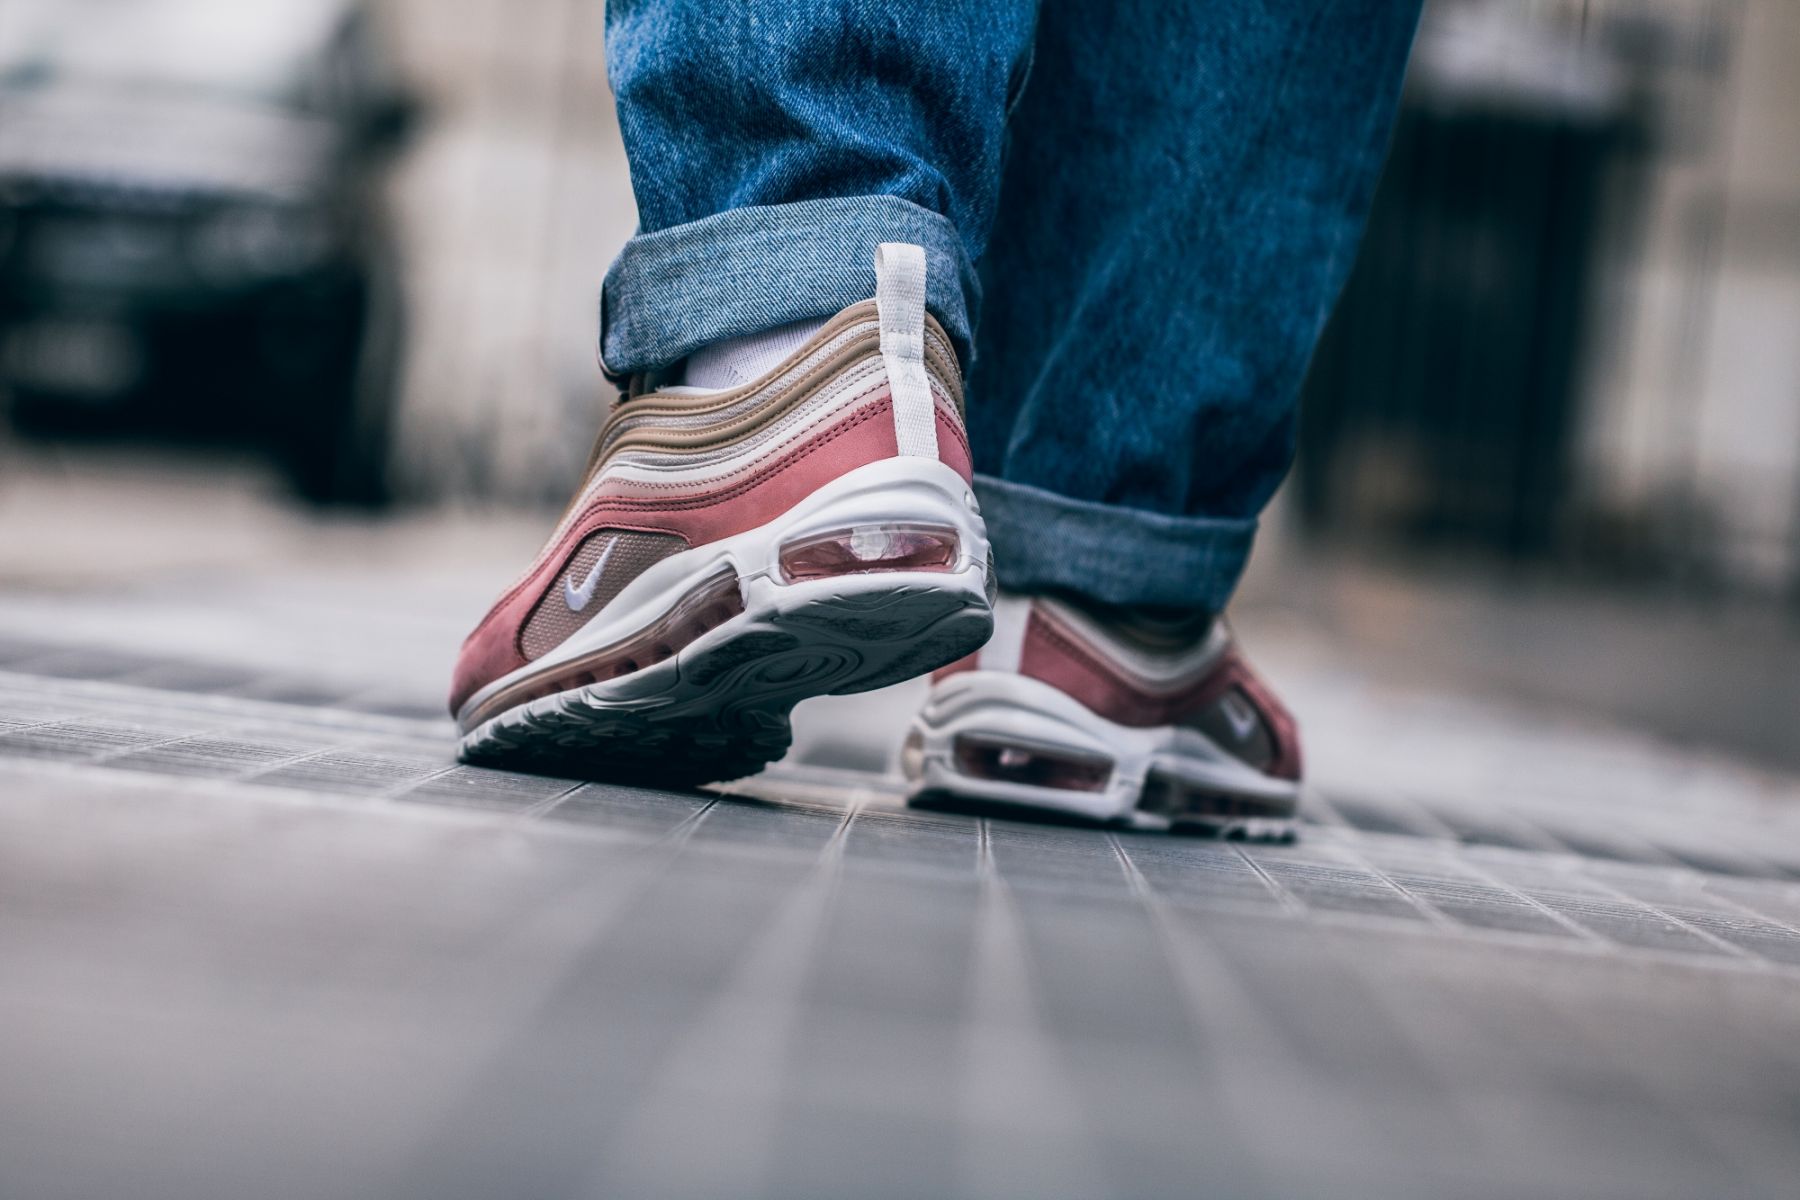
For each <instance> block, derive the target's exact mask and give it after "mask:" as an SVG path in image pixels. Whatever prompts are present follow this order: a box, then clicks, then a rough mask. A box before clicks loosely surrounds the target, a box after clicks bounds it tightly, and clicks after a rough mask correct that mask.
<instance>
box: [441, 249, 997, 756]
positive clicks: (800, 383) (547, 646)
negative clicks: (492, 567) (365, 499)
mask: <svg viewBox="0 0 1800 1200" xmlns="http://www.w3.org/2000/svg"><path fill="white" fill-rule="evenodd" d="M924 273H925V259H924V252H923V251H922V250H921V249H920V248H919V247H917V246H912V245H906V244H887V245H883V246H882V247H881V248H880V250H879V252H878V253H877V256H876V278H877V286H876V296H875V298H874V299H873V300H866V301H863V302H861V303H858V304H854V305H851V306H850V307H849V308H846V309H844V310H843V311H842V312H840V313H838V314H837V316H835V317H833V318H832V319H831V320H829V321H828V322H826V323H825V324H824V325H823V327H822V328H820V329H819V330H818V331H817V332H816V333H815V334H814V335H813V336H812V337H811V338H810V339H808V340H807V341H806V342H805V343H804V344H803V345H801V346H800V347H799V348H798V349H797V350H795V351H794V352H793V353H792V354H791V355H789V356H788V357H787V358H786V360H785V361H783V362H782V363H780V364H779V365H777V366H775V367H774V368H772V369H771V370H769V371H768V372H766V373H765V374H764V375H762V376H761V377H759V378H757V379H755V380H752V381H751V382H749V383H748V384H745V385H744V386H741V387H736V388H730V389H726V390H704V389H699V388H692V387H666V388H661V389H657V390H650V391H646V392H644V393H643V394H634V395H631V396H630V397H628V398H627V399H625V400H623V401H621V402H620V404H619V405H618V406H617V408H616V409H615V410H614V412H613V414H612V415H611V417H610V418H609V419H608V420H607V422H606V424H605V427H604V428H603V429H602V431H601V434H600V437H599V440H598V442H597V443H596V445H595V449H594V455H593V459H592V465H591V466H590V468H589V471H588V474H587V478H586V480H585V482H584V483H583V484H582V486H581V488H580V490H579V491H578V493H577V494H576V496H575V498H574V500H573V501H572V502H571V503H570V505H569V508H568V510H567V512H566V513H565V514H564V516H563V519H562V521H561V522H560V524H559V525H558V526H557V528H556V531H555V532H554V533H553V534H552V536H551V538H550V541H549V543H548V544H547V545H546V546H545V548H544V549H543V550H542V551H541V552H540V553H539V555H538V557H537V560H536V561H535V562H534V563H533V564H532V565H531V567H530V568H529V569H528V570H527V572H526V574H525V576H524V577H523V578H522V579H520V580H519V582H518V583H516V584H515V585H514V586H513V587H512V588H511V589H509V590H508V591H507V592H506V593H505V594H504V595H503V596H502V597H501V598H500V600H499V602H498V603H496V604H495V606H494V607H493V609H492V610H491V611H490V612H489V613H488V614H487V616H486V617H485V618H484V619H483V620H482V622H481V624H480V625H478V626H477V627H476V629H475V631H474V633H472V634H471V635H470V636H469V638H468V640H467V641H466V642H465V643H464V645H463V649H462V655H461V658H460V660H459V661H458V664H457V669H456V676H455V680H454V682H453V685H452V692H451V697H450V708H451V712H452V713H453V714H454V715H455V717H456V720H457V724H458V726H459V729H460V731H461V734H462V742H461V751H462V755H463V757H464V758H465V759H466V760H469V761H478V762H484V763H494V764H498V765H507V766H513V767H518V768H522V769H530V770H542V771H546V772H552V773H557V774H566V775H571V776H576V777H582V778H600V779H618V780H637V781H644V782H658V783H665V784H673V785H686V784H698V783H706V782H715V781H722V780H727V779H732V778H736V777H739V776H742V775H747V774H750V773H752V772H754V771H756V770H759V769H760V768H761V767H762V766H763V764H765V763H767V762H769V761H771V760H773V759H775V758H778V757H780V756H781V754H782V753H783V751H785V749H786V748H787V745H788V742H789V739H790V729H789V719H788V718H789V713H790V712H791V710H792V709H793V706H794V705H795V704H797V703H798V702H800V701H801V700H804V699H806V698H808V697H810V696H817V695H823V694H826V693H847V692H859V691H866V690H869V689H872V688H877V687H881V686H883V685H884V684H888V683H894V682H897V681H899V680H902V679H907V678H910V677H912V676H915V675H920V674H923V673H925V672H927V671H930V670H932V669H933V668H936V667H939V666H942V665H943V664H945V663H948V662H952V661H954V660H956V659H958V658H961V657H963V656H965V655H967V654H969V653H970V652H971V651H973V650H974V649H975V648H976V647H978V646H980V645H981V643H982V642H983V641H985V640H986V639H987V636H988V634H989V632H990V631H991V629H992V624H993V622H992V615H991V610H990V605H991V601H992V590H991V588H992V585H991V583H990V579H991V574H992V569H991V563H990V561H989V553H988V542H987V534H986V530H985V528H984V527H983V525H982V521H981V517H980V515H979V512H978V510H977V507H976V504H975V498H974V496H973V494H972V493H971V491H970V489H969V480H970V464H969V451H968V441H967V438H966V436H965V434H964V432H963V419H962V407H961V406H962V383H961V376H960V373H959V370H958V366H957V361H956V356H955V352H954V350H953V349H952V347H951V344H950V341H949V339H948V338H947V337H946V336H945V334H944V332H943V330H942V329H941V328H940V327H939V326H938V324H937V322H936V321H935V320H934V319H932V318H931V317H930V316H929V315H927V314H926V312H925V308H924V296H925V279H924Z"/></svg>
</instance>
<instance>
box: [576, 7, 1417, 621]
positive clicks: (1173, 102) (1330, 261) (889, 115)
mask: <svg viewBox="0 0 1800 1200" xmlns="http://www.w3.org/2000/svg"><path fill="white" fill-rule="evenodd" d="M1418 8H1419V4H1418V0H1284V2H1280V3H1270V2H1269V0H1107V2H1106V3H1082V2H1079V0H613V2H612V3H610V4H609V5H608V10H607V65H608V71H609V74H610V77H611V81H612V85H613V90H614V92H615V94H616V96H617V98H618V106H619V118H620V125H621V127H622V129H623V131H624V137H625V148H626V152H627V155H628V157H629V159H630V163H631V172H632V185H633V188H634V190H635V193H636V196H637V202H638V209H639V232H638V234H637V236H635V237H634V238H632V240H631V241H630V242H629V243H628V244H627V245H626V247H625V249H624V251H623V252H622V253H621V254H620V256H619V258H618V260H617V261H616V262H615V263H614V264H613V266H612V269H611V270H610V271H609V272H608V274H607V278H606V282H605V285H604V289H603V296H602V305H601V324H602V331H601V337H602V345H601V351H602V358H603V361H604V362H605V364H606V366H607V367H608V369H609V370H610V371H611V372H614V373H617V374H627V373H631V372H635V371H641V370H647V369H650V368H654V367H661V366H666V365H668V364H670V363H672V362H675V361H678V360H679V359H681V358H683V357H685V356H686V355H688V354H690V353H692V352H693V351H694V350H695V349H697V348H699V347H700V346H703V345H706V344H707V343H709V342H713V341H718V340H720V339H723V338H728V337H735V336H739V335H742V334H745V333H752V332H756V331H758V330H761V329H766V328H771V327H773V326H776V325H781V324H785V323H787V322H789V321H795V320H801V319H805V318H808V317H824V316H828V315H830V314H831V313H834V312H836V311H838V310H839V309H841V308H843V307H844V306H846V305H848V304H852V303H854V302H856V301H857V300H861V299H864V298H866V297H868V296H869V295H871V294H872V293H873V290H874V275H873V269H872V266H871V262H872V257H873V253H874V248H875V246H876V244H878V243H880V242H883V241H911V242H917V243H919V244H921V245H923V246H924V247H925V248H926V252H927V256H928V270H929V279H930V296H929V297H928V305H929V307H930V309H931V311H932V312H933V314H934V315H936V316H937V317H938V319H939V320H940V321H942V322H943V323H944V325H945V327H946V329H947V330H949V332H950V333H951V336H952V338H953V339H954V340H955V341H956V342H957V344H958V349H959V351H960V352H961V353H962V354H963V356H964V362H965V365H966V366H968V367H969V404H968V414H969V432H970V437H971V440H972V442H973V449H974V455H975V464H976V468H977V470H978V472H979V473H980V474H979V475H978V478H977V483H976V491H977V494H978V495H979V496H980V497H981V501H982V505H983V511H984V513H985V514H986V516H987V520H988V525H989V532H990V534H991V535H992V538H993V542H994V546H995V555H996V562H997V566H998V570H999V575H1000V580H1001V583H1002V585H1003V586H1005V587H1008V588H1011V589H1013V590H1016V591H1027V592H1034V591H1044V590H1058V591H1067V592H1073V593H1075V594H1077V595H1081V596H1085V597H1087V598H1089V599H1092V600H1097V601H1101V602H1105V603H1110V604H1145V605H1159V606H1172V607H1186V608H1200V609H1205V610H1207V611H1212V612H1216V611H1219V610H1221V609H1222V608H1223V607H1224V606H1225V603H1226V601H1227V600H1228V599H1229V598H1230V595H1231V592H1232V589H1233V588H1234V587H1235V586H1236V584H1237V581H1238V578H1239V577H1240V575H1241V574H1242V571H1243V568H1244V564H1245V562H1246V561H1247V559H1248V556H1249V552H1250V546H1251V542H1252V539H1253V536H1254V531H1255V526H1256V517H1257V514H1258V513H1259V512H1260V511H1261V510H1262V508H1263V506H1264V505H1265V504H1266V503H1267V502H1268V500H1269V497H1270V496H1271V495H1272V494H1273V492H1274V490H1275V487H1276V486H1277V485H1278V484H1279V483H1280V481H1281V478H1282V476H1283V475H1284V474H1285V473H1286V470H1287V467H1288V464H1289V462H1290V460H1291V458H1292V454H1293V447H1294V433H1295V416H1296V412H1295V409H1296V400H1297V395H1298V391H1299V386H1300V382H1301V378H1302V376H1303V374H1304V372H1305V368H1306V364H1307V360H1308V358H1309V357H1310V355H1311V353H1312V348H1313V345H1314V343H1315V341H1316V340H1317V338H1318V335H1319V332H1320V330H1321V328H1322V326H1323V324H1324V321H1325V318H1326V316H1327V315H1328V313H1329V311H1330V308H1331V305H1332V303H1333V302H1334V301H1335V299H1336V297H1337V294H1338V291H1339V289H1340V288H1341V286H1342V284H1343V281H1344V278H1345V277H1346V275H1347V274H1348V272H1349V268H1350V265H1351V260H1352V258H1353V257H1354V254H1355V248H1356V242H1357V238H1358V235H1359V234H1360V231H1361V228H1362V224H1363V219H1364V216H1365V214H1366V212H1367V208H1368V203H1369V199H1370V196H1371V194H1372V192H1373V189H1374V183H1375V179H1376V176H1377V174H1378V172H1379V169H1380V166H1381V160H1382V156H1383V153H1384V151H1385V148H1386V143H1387V135H1388V130H1389V126H1390V125H1391V122H1392V119H1393V114H1394V109H1395V105H1396V102H1397V98H1398V93H1399V85H1400V79H1401V76H1402V73H1403V71H1404V68H1405V62H1406V56H1407V51H1408V48H1409V47H1410V44H1411V40H1412V34H1413V30H1414V27H1415V25H1416V23H1417V19H1418Z"/></svg>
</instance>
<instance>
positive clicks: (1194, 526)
mask: <svg viewBox="0 0 1800 1200" xmlns="http://www.w3.org/2000/svg"><path fill="white" fill-rule="evenodd" d="M975 495H976V498H977V499H978V500H980V502H981V515H982V516H983V517H984V518H985V519H986V520H987V528H988V538H989V540H990V541H991V542H992V543H993V546H994V567H995V573H996V574H997V575H998V576H999V580H1000V586H1001V587H1003V588H1005V589H1006V590H1008V591H1012V592H1026V593H1031V592H1044V591H1065V592H1074V593H1075V594H1076V595H1078V596H1082V597H1085V598H1086V599H1089V600H1094V601H1098V602H1099V603H1101V604H1121V605H1145V606H1151V605H1154V606H1157V607H1166V608H1188V609H1199V610H1203V611H1205V612H1209V613H1218V612H1223V611H1224V609H1225V605H1226V603H1227V602H1228V601H1229V600H1230V599H1231V593H1232V591H1233V590H1235V589H1236V587H1237V583H1238V578H1239V577H1240V576H1241V575H1243V573H1244V564H1245V563H1247V562H1249V560H1250V543H1251V542H1252V540H1254V538H1255V536H1256V522H1255V521H1253V520H1230V519H1224V518H1217V517H1171V516H1166V515H1164V514H1163V513H1153V512H1146V511H1143V510H1141V509H1135V508H1116V507H1114V506H1112V505H1108V504H1095V503H1092V502H1091V501H1087V500H1071V499H1069V498H1068V497H1066V496H1058V495H1056V494H1055V493H1054V492H1046V491H1044V490H1043V489H1042V488H1035V487H1031V486H1029V485H1027V484H1023V483H1011V482H1008V481H1007V480H1004V479H994V478H992V477H990V476H987V475H977V476H976V477H975Z"/></svg>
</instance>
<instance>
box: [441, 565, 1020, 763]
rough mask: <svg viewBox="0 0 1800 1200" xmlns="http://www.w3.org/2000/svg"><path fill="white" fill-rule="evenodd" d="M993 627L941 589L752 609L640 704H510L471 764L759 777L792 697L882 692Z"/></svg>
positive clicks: (982, 638) (473, 750) (682, 659)
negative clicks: (782, 608)
mask: <svg viewBox="0 0 1800 1200" xmlns="http://www.w3.org/2000/svg"><path fill="white" fill-rule="evenodd" d="M992 631H993V615H992V611H991V609H990V608H989V606H988V603H987V601H986V600H985V599H984V598H983V597H982V596H980V595H979V594H977V595H970V594H967V593H965V592H962V591H958V590H952V589H946V588H941V587H935V586H930V585H912V586H898V587H895V588H892V589H884V590H880V591H876V592H863V593H850V594H834V593H830V592H827V593H825V594H823V595H821V596H819V597H817V598H816V599H814V600H812V601H810V602H809V603H807V604H805V605H804V606H801V607H797V608H792V609H789V610H787V611H767V612H764V613H761V614H752V613H744V614H742V615H740V616H738V617H734V618H733V619H732V620H731V621H729V622H727V623H726V624H725V625H723V626H721V627H720V629H719V630H718V631H717V633H718V635H719V636H714V637H709V638H707V639H706V640H705V641H704V642H702V643H698V644H696V645H695V646H693V647H690V648H688V649H684V650H682V651H681V652H680V653H679V654H678V655H677V656H676V657H675V658H674V659H672V660H670V661H669V662H666V663H661V664H657V665H655V666H651V667H646V668H645V671H654V672H658V673H661V674H666V675H668V677H669V678H668V683H667V686H666V687H662V688H659V689H655V690H653V691H652V692H651V693H650V694H648V695H644V694H643V693H642V691H641V689H639V694H638V695H637V696H636V697H634V698H633V699H630V700H617V699H610V698H608V697H607V696H606V695H605V694H604V692H605V688H606V685H600V686H598V687H582V688H574V689H571V690H569V691H566V692H561V693H558V694H557V695H554V696H549V697H546V698H544V699H542V700H537V701H533V702H531V703H527V704H522V705H520V706H518V707H517V708H514V709H512V710H510V711H508V712H504V713H501V714H500V715H498V716H496V717H495V718H493V719H492V720H490V721H488V722H486V723H485V724H483V725H482V726H481V727H479V728H478V729H476V730H475V731H473V732H472V733H471V734H470V735H469V737H467V738H465V739H464V742H463V748H462V759H463V761H465V762H469V763H477V764H480V765H483V766H493V767H503V768H507V769H510V770H518V771H529V772H532V773H536V774H547V775H557V776H561V777H564V778H569V779H588V780H598V781H604V782H615V783H631V784H639V785H651V786H660V787H679V788H689V787H694V786H698V785H700V784H706V783H724V782H727V781H729V780H733V779H741V778H743V777H744V776H746V775H752V774H755V773H756V772H757V771H760V770H762V768H763V767H765V766H767V765H768V764H769V763H771V762H774V761H775V760H776V759H779V758H780V757H781V756H782V755H783V754H785V753H787V749H788V747H789V745H790V744H791V743H792V741H793V729H792V725H791V723H790V716H791V714H792V712H793V709H794V706H795V705H796V704H799V703H800V702H801V701H802V700H806V699H809V698H811V697H813V696H822V695H846V694H849V693H852V692H864V691H871V690H873V689H875V688H878V687H885V686H887V685H888V684H890V683H898V682H900V681H902V680H905V679H911V678H913V677H914V676H917V675H923V674H925V673H926V672H928V671H933V670H936V669H937V668H938V667H941V666H944V665H945V664H947V663H951V662H955V661H956V660H957V659H959V658H962V657H963V656H964V655H967V654H970V653H973V652H974V651H975V650H977V649H979V648H980V646H981V645H982V644H983V643H984V642H986V641H987V638H988V635H989V634H990V633H992Z"/></svg>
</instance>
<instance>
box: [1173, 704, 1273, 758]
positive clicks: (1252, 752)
mask: <svg viewBox="0 0 1800 1200" xmlns="http://www.w3.org/2000/svg"><path fill="white" fill-rule="evenodd" d="M1181 723H1182V724H1183V725H1187V726H1190V727H1191V728H1194V729H1198V730H1199V731H1200V732H1201V733H1204V734H1205V735H1206V736H1207V737H1208V738H1209V739H1210V740H1211V741H1212V743H1213V745H1215V746H1217V747H1218V748H1219V749H1221V750H1223V751H1225V753H1227V754H1229V755H1231V756H1232V757H1234V758H1237V759H1238V760H1240V761H1242V762H1243V763H1244V764H1245V765H1246V766H1250V767H1253V768H1255V769H1256V770H1258V771H1266V770H1268V768H1269V764H1270V763H1272V762H1274V761H1275V737H1274V734H1273V733H1272V732H1271V731H1270V729H1269V726H1268V722H1266V721H1265V720H1264V719H1263V715H1262V713H1261V712H1260V711H1259V710H1258V709H1257V707H1256V704H1255V702H1254V701H1253V700H1251V698H1250V697H1249V696H1247V695H1245V694H1244V689H1243V688H1241V687H1235V686H1234V687H1230V688H1227V689H1226V690H1225V691H1224V692H1222V693H1221V694H1220V695H1219V696H1218V698H1217V699H1215V700H1213V701H1212V702H1211V703H1210V704H1207V705H1206V706H1205V707H1203V708H1201V709H1200V710H1199V711H1197V712H1192V713H1189V714H1188V715H1187V716H1186V717H1184V718H1182V721H1181Z"/></svg>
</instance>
